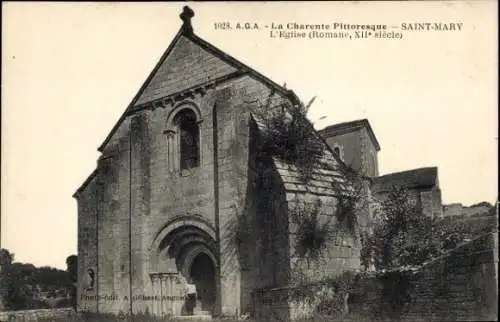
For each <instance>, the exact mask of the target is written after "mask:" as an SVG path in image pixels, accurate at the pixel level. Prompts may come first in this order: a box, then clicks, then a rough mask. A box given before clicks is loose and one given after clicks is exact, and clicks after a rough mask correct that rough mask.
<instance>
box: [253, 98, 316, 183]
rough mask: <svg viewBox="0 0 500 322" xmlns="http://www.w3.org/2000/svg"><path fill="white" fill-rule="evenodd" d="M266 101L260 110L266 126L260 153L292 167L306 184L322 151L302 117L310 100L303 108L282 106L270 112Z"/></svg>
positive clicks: (304, 115)
mask: <svg viewBox="0 0 500 322" xmlns="http://www.w3.org/2000/svg"><path fill="white" fill-rule="evenodd" d="M271 95H272V94H271ZM270 97H271V96H270ZM270 101H271V100H270V98H269V99H268V103H267V104H266V106H264V107H261V108H260V110H261V111H262V112H263V113H265V115H263V116H262V118H263V119H264V120H265V126H266V131H265V133H264V136H263V142H262V147H261V152H262V154H263V155H264V156H267V157H277V158H278V159H280V160H281V161H283V162H285V163H287V164H292V165H294V166H295V167H296V168H297V171H298V172H299V174H300V176H301V178H302V180H304V181H305V182H307V181H309V180H310V179H311V178H312V176H313V172H314V169H315V167H317V165H318V163H319V161H320V159H321V158H322V156H323V147H322V146H321V144H320V142H319V140H318V138H317V137H315V132H314V130H313V127H312V124H311V123H310V122H309V120H308V119H307V117H306V115H307V112H308V110H309V108H310V106H311V104H312V102H313V101H314V99H313V100H311V101H310V102H309V104H307V105H304V104H303V103H301V104H299V105H297V106H292V105H291V104H289V103H286V102H285V103H282V104H281V105H280V106H275V107H273V108H270V106H269V105H270Z"/></svg>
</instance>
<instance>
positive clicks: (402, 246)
mask: <svg viewBox="0 0 500 322" xmlns="http://www.w3.org/2000/svg"><path fill="white" fill-rule="evenodd" d="M363 248H364V249H363V250H362V256H363V258H362V262H363V264H364V265H365V267H367V266H369V264H371V263H372V264H374V265H375V268H377V269H393V268H399V267H403V266H418V265H421V264H423V263H424V262H425V261H427V260H429V259H431V258H433V257H435V256H436V255H437V254H438V253H439V246H438V243H437V242H436V239H435V238H434V237H433V220H432V218H430V217H428V216H426V215H424V214H423V213H422V212H421V211H418V209H417V207H416V203H415V202H414V201H412V200H411V198H410V193H409V191H408V190H407V189H405V188H404V187H396V186H394V187H392V188H391V189H390V191H389V192H388V194H387V196H386V199H385V200H384V201H383V202H382V203H381V208H380V213H379V216H378V220H377V221H376V222H375V225H374V227H373V231H372V232H371V233H370V234H368V235H365V236H364V238H363Z"/></svg>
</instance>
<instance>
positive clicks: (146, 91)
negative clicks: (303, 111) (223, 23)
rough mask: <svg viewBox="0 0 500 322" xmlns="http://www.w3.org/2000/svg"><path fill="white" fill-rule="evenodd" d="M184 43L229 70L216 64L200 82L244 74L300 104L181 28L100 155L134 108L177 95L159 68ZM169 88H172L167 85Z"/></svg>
mask: <svg viewBox="0 0 500 322" xmlns="http://www.w3.org/2000/svg"><path fill="white" fill-rule="evenodd" d="M185 40H188V41H191V42H193V43H194V44H196V45H197V46H199V47H200V48H201V49H203V50H204V51H206V52H207V53H209V54H211V55H213V56H214V58H216V59H218V60H220V61H221V62H224V63H225V64H227V65H228V66H229V68H224V67H222V66H221V65H220V64H219V65H218V68H216V69H215V72H214V71H210V73H207V74H205V75H204V76H203V77H202V78H201V79H200V80H199V81H200V82H203V81H209V82H216V81H217V80H218V79H221V78H222V80H224V79H223V78H224V77H227V75H228V74H230V73H233V74H234V75H236V76H240V75H243V74H246V75H250V76H252V77H254V78H256V79H257V80H259V81H260V82H262V83H264V84H266V85H267V86H269V87H270V88H272V89H274V90H275V91H276V92H278V93H281V94H282V95H284V96H285V97H288V98H290V99H291V100H292V101H295V102H298V101H299V98H298V97H297V95H296V94H295V93H294V92H293V91H292V90H288V89H286V88H284V87H283V86H281V85H279V84H277V83H275V82H274V81H272V80H270V79H269V78H267V77H266V76H264V75H262V74H261V73H259V72H257V71H256V70H254V69H252V68H251V67H249V66H247V65H245V64H244V63H242V62H240V61H239V60H237V59H235V58H233V57H232V56H230V55H229V54H227V53H225V52H224V51H222V50H220V49H218V48H217V47H215V46H214V45H212V44H210V43H208V42H207V41H205V40H203V39H202V38H200V37H198V36H197V35H195V34H194V32H192V30H189V29H186V28H184V26H183V27H181V28H180V30H179V31H178V32H177V34H176V36H175V37H174V39H173V40H172V42H171V43H170V45H169V46H168V48H167V50H166V51H165V52H164V53H163V55H162V56H161V58H160V60H159V61H158V63H157V64H156V66H155V67H154V68H153V70H152V71H151V73H150V74H149V76H148V77H147V78H146V80H145V82H144V83H143V85H142V86H141V88H140V89H139V91H138V92H137V94H136V95H135V96H134V98H133V99H132V101H131V102H130V104H129V105H128V107H127V108H126V110H125V112H124V113H123V114H122V116H121V117H120V119H119V120H118V122H117V123H116V124H115V125H114V127H113V128H112V130H111V132H110V133H109V134H108V136H107V137H106V139H105V140H104V142H103V143H102V144H101V145H100V146H99V148H98V149H97V150H98V151H99V152H102V151H103V149H104V147H105V146H106V144H107V143H108V142H109V140H110V139H111V137H112V136H113V134H114V133H115V132H116V130H117V129H118V127H119V125H120V124H121V122H122V121H123V120H124V119H125V118H126V117H127V115H129V114H130V113H131V112H133V111H136V110H138V108H137V107H139V109H140V106H141V105H145V104H148V103H151V102H153V101H154V100H155V99H162V98H164V97H165V96H168V95H174V94H176V92H174V91H175V89H174V90H172V88H171V86H169V78H168V70H167V68H165V70H162V65H163V63H164V62H165V60H166V59H167V58H168V57H169V56H170V55H171V53H172V51H173V50H174V49H175V48H176V47H177V45H178V44H179V43H182V41H185ZM161 72H164V73H163V75H160V76H159V77H155V76H156V75H157V73H161ZM150 85H153V86H152V88H148V87H149V86H150ZM170 85H174V84H173V83H170ZM177 90H178V91H181V90H182V88H177ZM177 93H178V92H177Z"/></svg>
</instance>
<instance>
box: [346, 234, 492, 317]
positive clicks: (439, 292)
mask: <svg viewBox="0 0 500 322" xmlns="http://www.w3.org/2000/svg"><path fill="white" fill-rule="evenodd" d="M497 248H498V237H497V235H496V234H489V235H485V236H482V237H479V238H476V239H475V240H473V241H471V242H469V243H467V244H465V245H462V246H460V247H458V248H456V249H454V250H452V251H450V252H449V253H448V254H446V255H444V256H443V257H441V258H438V259H436V260H434V261H432V262H430V263H428V264H426V265H424V266H423V267H422V268H420V269H419V270H417V271H414V272H411V271H405V272H393V273H386V275H380V276H379V277H363V278H361V279H359V280H357V281H356V283H355V288H354V290H353V291H352V293H351V297H350V301H351V303H350V304H349V309H350V311H351V313H352V314H356V315H358V316H370V317H378V318H392V319H401V320H404V321H463V320H495V319H496V317H497V311H498V305H497V296H498V288H497V283H498V275H497V269H498V253H497ZM390 274H392V277H397V278H401V281H399V282H397V281H396V282H397V283H394V282H395V281H394V280H392V282H393V283H392V284H391V283H388V281H389V278H391V276H389V275H390ZM384 284H385V285H384ZM394 286H396V287H394Z"/></svg>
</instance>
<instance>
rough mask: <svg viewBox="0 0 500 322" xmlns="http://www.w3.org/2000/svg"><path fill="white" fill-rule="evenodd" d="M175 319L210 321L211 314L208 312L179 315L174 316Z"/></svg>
mask: <svg viewBox="0 0 500 322" xmlns="http://www.w3.org/2000/svg"><path fill="white" fill-rule="evenodd" d="M175 319H176V320H187V321H210V320H212V316H211V315H210V314H195V315H181V316H176V317H175Z"/></svg>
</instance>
